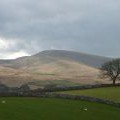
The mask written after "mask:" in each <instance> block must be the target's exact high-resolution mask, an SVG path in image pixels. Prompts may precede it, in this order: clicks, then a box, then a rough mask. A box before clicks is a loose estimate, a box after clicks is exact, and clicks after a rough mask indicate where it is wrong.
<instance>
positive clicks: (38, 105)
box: [0, 98, 120, 120]
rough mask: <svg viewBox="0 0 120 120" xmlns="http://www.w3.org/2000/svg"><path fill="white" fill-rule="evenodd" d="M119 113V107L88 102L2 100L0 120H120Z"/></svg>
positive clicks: (33, 99) (36, 99) (46, 99)
mask: <svg viewBox="0 0 120 120" xmlns="http://www.w3.org/2000/svg"><path fill="white" fill-rule="evenodd" d="M3 101H5V103H4V102H3ZM119 113H120V109H119V108H117V107H113V106H109V105H105V104H99V103H92V102H87V101H75V100H65V99H64V100H63V99H54V98H42V99H40V98H0V120H88V119H89V120H108V119H109V120H113V119H114V120H120V114H119Z"/></svg>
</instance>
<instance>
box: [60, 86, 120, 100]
mask: <svg viewBox="0 0 120 120" xmlns="http://www.w3.org/2000/svg"><path fill="white" fill-rule="evenodd" d="M62 93H67V94H74V95H85V96H91V97H97V98H103V99H108V100H112V101H115V102H120V87H106V88H95V89H86V90H72V91H65V92H62Z"/></svg>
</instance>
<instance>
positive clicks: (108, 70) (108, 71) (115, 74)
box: [101, 58, 120, 85]
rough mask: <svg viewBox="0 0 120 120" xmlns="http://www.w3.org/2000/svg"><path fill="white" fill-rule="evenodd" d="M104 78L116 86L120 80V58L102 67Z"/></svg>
mask: <svg viewBox="0 0 120 120" xmlns="http://www.w3.org/2000/svg"><path fill="white" fill-rule="evenodd" d="M101 71H102V76H103V77H104V78H109V79H110V80H112V81H113V85H115V84H116V80H120V58H118V59H114V60H111V61H109V62H106V63H105V64H103V65H102V67H101Z"/></svg>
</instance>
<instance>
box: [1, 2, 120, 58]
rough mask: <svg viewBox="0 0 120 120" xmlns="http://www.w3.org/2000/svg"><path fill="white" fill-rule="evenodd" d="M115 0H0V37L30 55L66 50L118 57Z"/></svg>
mask: <svg viewBox="0 0 120 120" xmlns="http://www.w3.org/2000/svg"><path fill="white" fill-rule="evenodd" d="M119 13H120V1H119V0H100V1H96V0H1V1H0V37H3V38H6V39H7V40H8V41H9V39H12V40H13V41H15V42H16V45H15V46H12V47H10V48H9V49H7V50H6V51H18V50H24V51H27V52H28V53H30V54H34V53H36V52H39V51H41V50H45V49H67V50H77V51H83V52H89V53H93V54H100V55H107V56H119V55H120V53H119V52H117V51H119V50H120V48H119V44H120V34H119V31H120V23H119V21H120V14H119Z"/></svg>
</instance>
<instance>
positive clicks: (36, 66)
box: [0, 50, 109, 86]
mask: <svg viewBox="0 0 120 120" xmlns="http://www.w3.org/2000/svg"><path fill="white" fill-rule="evenodd" d="M108 60H109V58H105V57H100V56H95V55H89V54H84V53H79V52H72V51H64V50H50V51H43V52H40V53H38V54H36V55H32V56H29V57H21V58H18V59H15V60H0V81H1V82H3V83H4V84H7V85H9V86H20V85H21V84H25V83H28V82H35V84H36V83H38V81H45V80H47V81H48V80H51V81H54V80H62V81H63V80H69V81H70V82H74V83H78V84H79V83H80V84H95V83H104V80H100V79H99V78H98V76H99V70H98V69H97V68H96V67H98V66H100V65H101V64H102V63H103V62H106V61H108Z"/></svg>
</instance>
